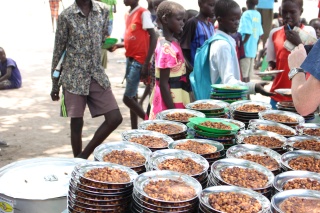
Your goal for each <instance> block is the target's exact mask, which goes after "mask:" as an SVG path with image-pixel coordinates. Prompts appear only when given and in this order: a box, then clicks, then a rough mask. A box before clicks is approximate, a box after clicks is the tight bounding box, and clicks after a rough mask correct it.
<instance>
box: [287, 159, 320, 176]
mask: <svg viewBox="0 0 320 213" xmlns="http://www.w3.org/2000/svg"><path fill="white" fill-rule="evenodd" d="M288 165H289V166H290V167H291V168H292V169H294V170H304V171H310V172H318V173H320V159H317V158H315V157H311V156H299V157H297V158H294V159H292V160H290V161H289V163H288Z"/></svg>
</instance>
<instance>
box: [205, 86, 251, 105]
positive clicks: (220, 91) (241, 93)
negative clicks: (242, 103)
mask: <svg viewBox="0 0 320 213" xmlns="http://www.w3.org/2000/svg"><path fill="white" fill-rule="evenodd" d="M211 87H212V91H211V97H210V98H211V99H214V100H221V101H225V102H227V103H233V102H235V101H239V100H247V93H248V89H249V88H248V87H246V86H240V85H227V84H213V85H211Z"/></svg>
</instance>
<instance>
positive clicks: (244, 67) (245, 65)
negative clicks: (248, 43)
mask: <svg viewBox="0 0 320 213" xmlns="http://www.w3.org/2000/svg"><path fill="white" fill-rule="evenodd" d="M249 65H250V58H243V59H241V60H240V67H241V71H242V81H243V82H249Z"/></svg>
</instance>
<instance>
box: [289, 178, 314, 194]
mask: <svg viewBox="0 0 320 213" xmlns="http://www.w3.org/2000/svg"><path fill="white" fill-rule="evenodd" d="M291 189H310V190H318V191H320V182H319V180H313V179H310V178H295V179H293V180H289V181H288V182H286V183H285V184H284V185H283V190H291Z"/></svg>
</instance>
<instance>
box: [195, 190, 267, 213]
mask: <svg viewBox="0 0 320 213" xmlns="http://www.w3.org/2000/svg"><path fill="white" fill-rule="evenodd" d="M227 194H229V195H233V196H235V195H240V196H241V195H242V196H243V195H244V196H249V197H250V198H248V199H249V200H250V201H247V202H246V203H243V202H244V201H241V200H233V201H232V200H226V199H228V198H230V197H229V196H224V195H227ZM217 195H221V196H224V200H223V201H222V200H215V199H214V198H213V196H217ZM211 197H212V198H211ZM254 201H257V202H258V203H259V204H260V207H261V209H260V210H258V211H259V213H269V211H270V201H269V200H268V198H266V197H265V196H263V195H261V194H259V193H257V192H255V191H253V190H250V189H246V188H242V187H237V186H212V187H209V188H206V189H204V190H203V191H202V192H201V194H200V207H199V212H200V213H209V212H210V213H211V212H212V213H215V212H224V211H223V210H222V209H221V208H223V207H225V208H226V209H228V210H229V211H228V212H235V211H232V209H233V208H234V207H239V208H238V210H240V209H241V210H242V207H243V206H246V210H248V209H249V208H250V206H248V204H249V205H250V204H251V205H253V204H254ZM211 202H215V204H220V205H221V206H219V209H217V208H215V207H214V206H213V205H212V203H211ZM253 209H255V210H257V206H256V205H255V206H253ZM258 211H256V212H258ZM250 212H251V211H250Z"/></svg>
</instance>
